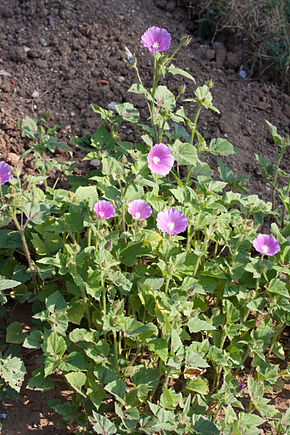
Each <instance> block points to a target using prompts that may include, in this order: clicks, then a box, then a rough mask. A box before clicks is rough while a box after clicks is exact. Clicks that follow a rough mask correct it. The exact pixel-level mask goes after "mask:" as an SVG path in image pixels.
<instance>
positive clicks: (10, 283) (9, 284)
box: [0, 278, 21, 291]
mask: <svg viewBox="0 0 290 435" xmlns="http://www.w3.org/2000/svg"><path fill="white" fill-rule="evenodd" d="M20 284H21V282H20V281H14V279H2V278H0V291H2V290H7V289H9V288H14V287H17V286H18V285H20Z"/></svg>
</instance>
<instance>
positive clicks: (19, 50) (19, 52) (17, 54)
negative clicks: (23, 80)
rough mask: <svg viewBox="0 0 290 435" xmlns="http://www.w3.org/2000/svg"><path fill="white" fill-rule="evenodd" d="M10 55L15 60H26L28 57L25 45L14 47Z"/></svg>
mask: <svg viewBox="0 0 290 435" xmlns="http://www.w3.org/2000/svg"><path fill="white" fill-rule="evenodd" d="M10 56H11V59H12V60H14V61H15V62H24V61H25V60H26V58H27V55H26V51H25V49H24V47H12V49H11V53H10Z"/></svg>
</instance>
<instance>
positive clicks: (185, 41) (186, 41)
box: [181, 35, 192, 45]
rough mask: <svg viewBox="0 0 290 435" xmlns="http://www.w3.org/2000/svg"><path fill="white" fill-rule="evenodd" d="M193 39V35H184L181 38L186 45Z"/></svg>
mask: <svg viewBox="0 0 290 435" xmlns="http://www.w3.org/2000/svg"><path fill="white" fill-rule="evenodd" d="M191 40H192V36H191V35H187V36H183V37H182V38H181V42H182V43H183V44H184V45H188V44H189V43H190V42H191Z"/></svg>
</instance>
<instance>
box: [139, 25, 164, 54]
mask: <svg viewBox="0 0 290 435" xmlns="http://www.w3.org/2000/svg"><path fill="white" fill-rule="evenodd" d="M141 43H142V44H143V45H145V47H147V48H148V50H149V51H150V53H155V52H156V51H164V50H168V48H169V47H170V43H171V36H170V33H168V32H167V30H166V29H161V28H160V27H155V26H153V27H150V28H149V29H148V30H146V32H145V33H144V34H143V35H142V37H141Z"/></svg>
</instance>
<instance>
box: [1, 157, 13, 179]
mask: <svg viewBox="0 0 290 435" xmlns="http://www.w3.org/2000/svg"><path fill="white" fill-rule="evenodd" d="M11 170H12V167H11V166H10V165H8V163H6V162H0V184H5V183H6V182H7V181H8V180H9V178H12V177H13V175H12V174H10V171H11Z"/></svg>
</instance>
